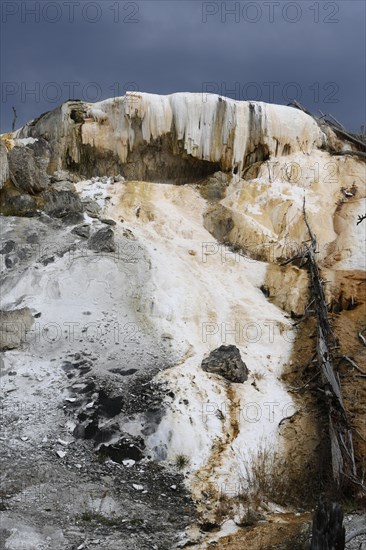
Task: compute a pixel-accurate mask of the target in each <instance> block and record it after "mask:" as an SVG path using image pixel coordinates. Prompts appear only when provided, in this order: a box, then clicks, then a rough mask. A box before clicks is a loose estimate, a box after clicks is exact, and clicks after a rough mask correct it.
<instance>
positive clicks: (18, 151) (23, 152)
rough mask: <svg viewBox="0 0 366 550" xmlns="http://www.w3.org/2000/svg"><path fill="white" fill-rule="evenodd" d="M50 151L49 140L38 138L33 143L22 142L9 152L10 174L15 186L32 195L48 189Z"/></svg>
mask: <svg viewBox="0 0 366 550" xmlns="http://www.w3.org/2000/svg"><path fill="white" fill-rule="evenodd" d="M49 158H50V153H49V147H48V144H47V141H46V140H45V139H43V138H37V139H36V140H34V141H33V142H31V143H26V144H24V143H22V144H19V145H16V146H15V147H13V148H12V149H11V150H10V151H9V153H8V162H9V174H10V179H11V181H12V182H13V184H14V186H15V187H16V188H17V189H19V190H20V191H23V192H25V193H28V194H30V195H35V194H37V193H40V192H41V191H44V190H45V189H47V187H48V184H49V177H48V175H47V173H46V170H47V167H48V163H49Z"/></svg>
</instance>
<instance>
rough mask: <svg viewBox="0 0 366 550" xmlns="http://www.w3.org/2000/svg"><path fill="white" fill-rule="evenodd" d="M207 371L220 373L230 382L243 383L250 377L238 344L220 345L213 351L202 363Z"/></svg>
mask: <svg viewBox="0 0 366 550" xmlns="http://www.w3.org/2000/svg"><path fill="white" fill-rule="evenodd" d="M201 367H202V369H203V370H204V371H205V372H211V373H213V374H219V375H220V376H222V377H223V378H226V380H229V382H237V383H242V382H245V381H246V380H247V379H248V374H249V370H248V368H247V366H246V364H245V363H244V361H243V360H242V358H241V356H240V351H239V350H238V348H237V347H236V346H232V345H231V346H220V347H219V348H217V349H215V350H213V351H211V353H210V354H209V356H208V357H206V358H205V359H203V361H202V364H201Z"/></svg>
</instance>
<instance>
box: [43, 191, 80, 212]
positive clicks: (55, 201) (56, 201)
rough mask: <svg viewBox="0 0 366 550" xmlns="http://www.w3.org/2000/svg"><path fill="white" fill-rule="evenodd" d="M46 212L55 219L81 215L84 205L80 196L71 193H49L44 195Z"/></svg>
mask: <svg viewBox="0 0 366 550" xmlns="http://www.w3.org/2000/svg"><path fill="white" fill-rule="evenodd" d="M43 198H44V211H45V212H46V214H48V215H49V216H52V217H54V218H63V217H65V216H69V215H70V214H81V213H82V211H83V205H82V203H81V200H80V197H79V195H77V194H76V193H72V192H71V191H48V192H47V193H44V194H43Z"/></svg>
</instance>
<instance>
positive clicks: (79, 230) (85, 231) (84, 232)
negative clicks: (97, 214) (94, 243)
mask: <svg viewBox="0 0 366 550" xmlns="http://www.w3.org/2000/svg"><path fill="white" fill-rule="evenodd" d="M71 233H74V234H75V235H78V237H83V238H84V239H88V238H89V235H90V225H89V224H83V225H78V226H77V227H74V228H73V229H72V230H71Z"/></svg>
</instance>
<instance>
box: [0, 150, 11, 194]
mask: <svg viewBox="0 0 366 550" xmlns="http://www.w3.org/2000/svg"><path fill="white" fill-rule="evenodd" d="M8 177H9V165H8V157H7V152H6V147H5V145H4V144H3V142H2V141H0V189H2V187H3V185H4V183H5V182H6V180H7V179H8Z"/></svg>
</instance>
